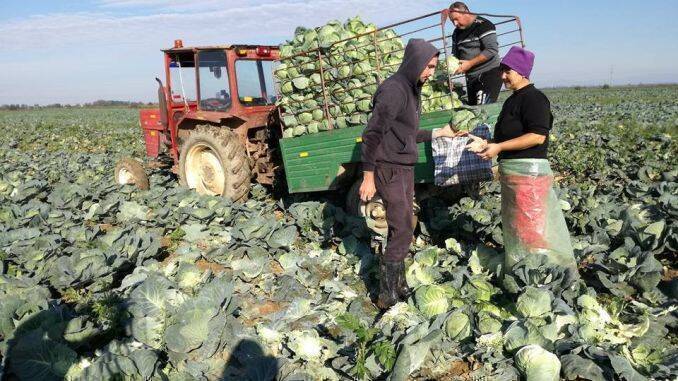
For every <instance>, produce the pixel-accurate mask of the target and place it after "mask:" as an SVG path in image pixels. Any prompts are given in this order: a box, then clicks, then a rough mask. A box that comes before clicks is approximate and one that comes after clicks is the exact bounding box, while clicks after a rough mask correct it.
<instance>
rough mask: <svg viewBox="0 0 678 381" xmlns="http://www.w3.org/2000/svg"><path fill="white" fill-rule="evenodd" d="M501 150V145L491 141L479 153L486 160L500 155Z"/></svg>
mask: <svg viewBox="0 0 678 381" xmlns="http://www.w3.org/2000/svg"><path fill="white" fill-rule="evenodd" d="M499 152H501V146H500V145H499V144H496V143H490V144H488V145H487V148H485V150H484V151H483V152H481V153H479V154H478V156H480V157H481V158H483V159H485V160H492V158H493V157H495V156H497V155H499Z"/></svg>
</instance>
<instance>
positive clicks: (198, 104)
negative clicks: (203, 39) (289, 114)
mask: <svg viewBox="0 0 678 381" xmlns="http://www.w3.org/2000/svg"><path fill="white" fill-rule="evenodd" d="M163 52H164V54H165V74H166V88H167V93H168V94H167V96H168V100H169V101H170V102H169V103H168V105H169V106H170V107H169V108H171V109H174V108H180V109H186V108H188V109H190V110H196V111H204V112H224V113H229V114H233V115H240V114H243V113H244V114H250V113H253V112H255V113H256V112H260V111H261V110H262V107H263V108H266V109H272V108H273V107H274V104H275V101H276V92H275V89H274V87H273V70H272V65H273V61H274V60H276V59H277V58H278V47H277V46H262V45H223V46H203V47H183V44H182V42H181V40H177V41H175V45H174V47H173V48H171V49H166V50H163Z"/></svg>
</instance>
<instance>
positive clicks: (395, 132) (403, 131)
mask: <svg viewBox="0 0 678 381" xmlns="http://www.w3.org/2000/svg"><path fill="white" fill-rule="evenodd" d="M437 55H438V49H436V48H435V47H434V46H433V45H432V44H430V43H428V42H426V41H425V40H422V39H411V40H410V41H409V42H408V43H407V47H406V48H405V55H404V58H403V62H402V64H400V68H399V69H398V72H397V73H396V74H394V75H392V76H390V77H389V78H388V79H386V80H385V81H384V82H383V83H382V84H381V85H380V86H379V88H378V89H377V92H376V93H375V94H374V98H373V99H372V103H373V107H372V116H371V117H370V120H369V121H368V122H367V127H366V128H365V130H364V131H363V135H362V140H363V142H362V147H361V157H362V165H363V170H365V171H374V167H375V166H376V165H377V163H379V162H383V163H390V164H397V165H414V164H415V163H416V162H417V160H418V153H419V152H418V150H417V143H418V142H422V141H430V140H431V131H424V130H419V116H420V114H421V108H420V99H421V86H422V84H421V83H419V76H420V75H421V73H422V72H423V71H424V69H425V68H426V65H427V64H428V62H429V61H430V60H431V58H433V57H434V56H437Z"/></svg>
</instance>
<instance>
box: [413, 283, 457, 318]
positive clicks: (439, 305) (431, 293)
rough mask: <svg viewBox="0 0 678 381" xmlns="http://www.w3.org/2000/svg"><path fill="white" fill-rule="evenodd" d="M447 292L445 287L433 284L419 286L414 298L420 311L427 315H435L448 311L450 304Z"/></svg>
mask: <svg viewBox="0 0 678 381" xmlns="http://www.w3.org/2000/svg"><path fill="white" fill-rule="evenodd" d="M447 294H448V293H447V290H446V289H445V287H442V286H438V285H435V284H433V285H428V286H421V287H419V288H418V289H417V291H416V292H415V295H414V298H415V300H416V302H417V308H419V311H421V313H422V314H424V316H426V317H433V316H436V315H438V314H442V313H444V312H447V309H448V308H449V306H450V304H449V302H448V300H447Z"/></svg>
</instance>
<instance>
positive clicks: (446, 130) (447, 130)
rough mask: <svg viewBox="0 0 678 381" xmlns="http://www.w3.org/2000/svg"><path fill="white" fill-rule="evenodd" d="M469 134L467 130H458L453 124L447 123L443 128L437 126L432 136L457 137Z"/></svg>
mask: <svg viewBox="0 0 678 381" xmlns="http://www.w3.org/2000/svg"><path fill="white" fill-rule="evenodd" d="M466 135H468V132H467V131H457V130H456V129H454V128H452V126H451V125H449V124H446V125H445V127H443V128H436V129H435V130H433V133H432V134H431V136H432V137H433V139H435V138H456V137H459V136H466Z"/></svg>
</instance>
